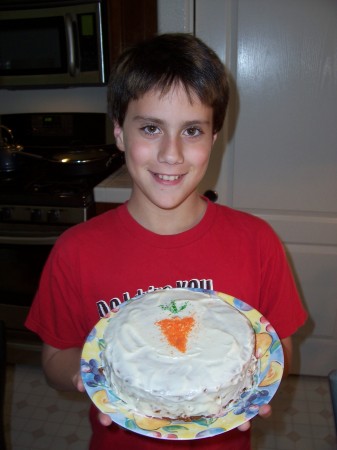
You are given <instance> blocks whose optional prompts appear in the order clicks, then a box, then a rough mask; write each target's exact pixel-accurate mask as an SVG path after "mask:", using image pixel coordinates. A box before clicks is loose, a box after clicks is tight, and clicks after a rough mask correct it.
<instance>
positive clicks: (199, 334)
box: [103, 289, 256, 418]
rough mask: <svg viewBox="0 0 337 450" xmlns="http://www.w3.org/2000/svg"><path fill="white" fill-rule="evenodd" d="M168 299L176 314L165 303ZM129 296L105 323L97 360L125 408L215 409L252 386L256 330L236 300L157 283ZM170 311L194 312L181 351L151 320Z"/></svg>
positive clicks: (183, 413) (169, 412)
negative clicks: (150, 289)
mask: <svg viewBox="0 0 337 450" xmlns="http://www.w3.org/2000/svg"><path fill="white" fill-rule="evenodd" d="M172 301H174V305H175V306H176V307H177V310H179V309H181V310H180V311H179V312H178V313H177V314H175V313H174V312H170V310H169V309H167V308H168V307H169V306H170V304H171V305H172V303H171V302H172ZM128 303H129V304H127V305H125V307H122V308H121V309H120V311H119V312H118V313H117V315H116V316H115V317H114V318H113V319H111V320H110V322H109V324H108V326H107V328H106V330H105V333H104V339H105V341H106V348H105V351H104V353H103V365H104V373H105V376H106V378H107V380H108V381H109V382H110V383H111V387H112V389H113V391H114V392H115V393H116V395H117V396H118V397H119V398H120V399H121V400H123V401H125V402H126V403H127V405H128V407H129V408H130V409H132V410H135V411H137V412H140V413H142V414H144V415H148V416H152V417H169V418H178V417H179V418H188V417H193V416H218V415H222V414H223V412H224V409H225V408H226V406H227V405H228V404H229V402H231V400H233V399H236V398H237V397H238V395H239V394H240V393H241V392H242V391H243V390H244V389H245V388H248V389H249V388H250V387H251V385H252V372H253V370H254V368H255V364H256V363H255V357H254V356H253V355H254V347H255V335H254V332H253V329H252V327H251V324H250V322H249V321H248V320H247V318H246V317H245V316H244V315H242V314H241V313H240V312H238V311H237V310H236V309H235V308H234V307H232V306H230V305H228V304H227V303H226V302H224V301H223V300H222V299H220V298H219V297H217V296H216V295H209V294H205V293H203V292H198V291H191V290H187V289H168V290H158V291H155V292H152V293H148V294H145V295H143V296H141V297H139V298H137V299H135V300H130V301H129V302H128ZM171 309H172V308H171ZM176 316H178V317H180V318H181V319H183V318H184V317H193V318H194V320H195V325H194V327H193V329H192V331H191V332H190V334H189V335H188V340H187V348H186V351H185V352H182V351H179V350H178V349H177V348H175V347H174V346H172V345H170V344H169V343H168V340H167V339H166V337H165V336H164V334H163V332H162V330H161V328H160V326H159V325H158V323H157V322H158V321H160V320H163V319H167V318H173V317H176Z"/></svg>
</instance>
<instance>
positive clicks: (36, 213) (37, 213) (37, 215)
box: [30, 209, 42, 222]
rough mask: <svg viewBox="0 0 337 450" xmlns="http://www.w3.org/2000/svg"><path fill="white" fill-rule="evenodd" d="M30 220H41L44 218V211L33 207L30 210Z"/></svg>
mask: <svg viewBox="0 0 337 450" xmlns="http://www.w3.org/2000/svg"><path fill="white" fill-rule="evenodd" d="M30 220H31V221H32V222H41V220H42V211H41V209H32V210H31V211H30Z"/></svg>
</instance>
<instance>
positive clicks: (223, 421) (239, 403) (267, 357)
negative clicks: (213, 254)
mask: <svg viewBox="0 0 337 450" xmlns="http://www.w3.org/2000/svg"><path fill="white" fill-rule="evenodd" d="M192 290H193V289H192ZM198 291H202V292H205V293H211V294H216V295H217V296H218V297H220V298H221V299H223V301H224V302H227V303H228V304H230V305H232V306H234V307H235V308H236V309H237V310H238V311H240V312H241V313H242V314H243V315H245V316H246V317H247V319H248V320H249V321H250V323H251V324H252V327H253V329H254V331H255V336H256V349H255V356H256V357H257V360H258V366H257V370H256V373H255V375H254V383H253V387H252V388H251V389H250V390H248V391H246V392H244V393H243V394H241V396H240V397H239V398H238V399H237V400H236V401H235V402H233V404H232V406H231V408H230V410H229V411H227V412H226V413H225V414H224V415H223V416H221V417H218V418H216V417H213V418H208V417H205V418H201V419H199V420H195V421H192V422H184V421H181V420H167V419H157V418H151V417H146V416H143V415H140V414H138V413H136V412H134V411H132V410H131V409H129V408H128V406H127V404H125V403H124V402H123V401H122V400H120V399H119V398H118V397H117V396H116V395H115V394H114V392H113V391H112V390H111V388H110V387H109V386H108V383H107V380H106V378H105V376H104V373H103V370H102V365H101V353H102V351H104V348H105V341H104V338H103V335H104V330H105V328H106V326H107V324H108V323H109V321H110V320H113V319H114V318H115V317H116V314H118V309H116V310H114V311H112V312H111V313H110V314H109V315H108V316H107V317H105V318H103V319H101V320H100V321H99V322H98V323H97V324H96V326H95V327H94V328H93V329H92V331H91V333H90V334H89V336H88V337H87V340H86V342H85V344H84V346H83V350H82V359H81V375H82V379H83V382H84V386H85V389H86V391H87V393H88V395H89V396H90V398H91V400H92V401H93V403H94V404H95V405H96V407H97V408H98V409H99V410H101V411H102V412H103V413H105V414H108V415H109V416H110V417H111V419H112V420H113V422H115V423H116V424H118V425H120V426H122V427H124V428H126V429H127V430H130V431H133V432H135V433H138V434H142V435H145V436H149V437H153V438H157V439H181V440H187V439H201V438H207V437H211V436H216V435H218V434H221V433H224V432H226V431H229V430H231V429H233V428H236V427H238V426H239V425H241V424H243V423H244V422H246V421H248V420H250V419H252V418H253V417H254V416H256V415H257V414H258V411H259V407H260V406H261V405H263V404H266V403H269V402H270V400H271V399H272V397H273V396H274V395H275V393H276V391H277V389H278V387H279V384H280V382H281V378H282V374H283V367H284V357H283V351H282V345H281V342H280V340H279V338H278V336H277V334H276V332H275V330H274V328H273V327H272V325H271V324H270V323H269V322H268V320H267V319H266V318H264V317H263V316H262V314H260V313H259V312H258V311H256V310H255V309H253V308H252V307H251V306H249V305H247V304H246V303H245V302H243V301H242V300H239V299H237V298H234V297H231V296H230V295H227V294H222V293H221V292H215V291H206V290H200V289H198ZM139 298H141V296H140V297H139ZM127 303H128V302H127ZM127 303H122V304H121V305H120V307H119V308H123V307H124V306H125V305H127Z"/></svg>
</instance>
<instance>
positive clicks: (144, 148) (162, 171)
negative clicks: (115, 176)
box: [114, 87, 216, 209]
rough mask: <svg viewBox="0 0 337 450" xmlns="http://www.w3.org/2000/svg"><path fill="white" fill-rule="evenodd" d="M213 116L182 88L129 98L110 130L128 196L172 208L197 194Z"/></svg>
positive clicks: (212, 136)
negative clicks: (128, 182) (121, 156)
mask: <svg viewBox="0 0 337 450" xmlns="http://www.w3.org/2000/svg"><path fill="white" fill-rule="evenodd" d="M212 119H213V110H212V108H211V107H209V106H206V105H204V104H202V103H201V102H200V100H199V99H198V98H197V97H195V98H193V103H191V100H190V99H189V97H188V96H187V94H186V92H185V91H184V89H183V88H181V87H176V88H172V89H171V90H170V91H169V92H168V93H167V94H166V95H164V96H161V94H160V92H159V91H156V90H152V91H149V92H147V93H146V94H145V95H144V96H143V97H141V98H140V99H138V100H132V101H131V102H130V103H129V106H128V109H127V113H126V116H125V121H124V124H123V126H122V127H120V126H119V125H115V129H114V133H115V138H116V143H117V145H118V147H119V149H120V150H122V151H124V152H125V158H126V164H127V167H128V170H129V172H130V175H131V177H132V179H133V191H132V196H131V200H130V201H132V202H134V201H136V202H138V203H137V204H138V206H141V205H144V206H145V203H147V204H149V202H150V204H151V205H155V206H156V207H159V208H162V209H174V208H175V207H177V206H180V205H183V204H184V201H185V200H186V199H189V200H192V203H191V202H187V203H186V204H189V205H191V204H193V200H196V199H199V196H198V194H197V192H196V189H197V186H198V184H199V182H200V181H201V179H202V177H203V176H204V174H205V171H206V169H207V165H208V161H209V157H210V153H211V148H212V145H213V143H214V141H215V138H216V135H214V134H213V131H212V126H213V122H212ZM144 202H145V203H144Z"/></svg>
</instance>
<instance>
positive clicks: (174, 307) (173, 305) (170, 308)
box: [159, 300, 188, 314]
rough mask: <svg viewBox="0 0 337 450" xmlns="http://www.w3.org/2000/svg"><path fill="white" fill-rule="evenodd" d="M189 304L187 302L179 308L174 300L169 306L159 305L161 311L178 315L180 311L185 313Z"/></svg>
mask: <svg viewBox="0 0 337 450" xmlns="http://www.w3.org/2000/svg"><path fill="white" fill-rule="evenodd" d="M187 304H188V302H185V303H184V304H183V305H181V306H179V307H178V306H177V305H176V302H175V300H172V301H171V303H170V304H169V305H159V306H160V307H161V309H163V310H165V311H166V310H168V311H170V312H171V313H172V314H178V313H179V312H180V311H183V310H184V309H185V308H186V307H187Z"/></svg>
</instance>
